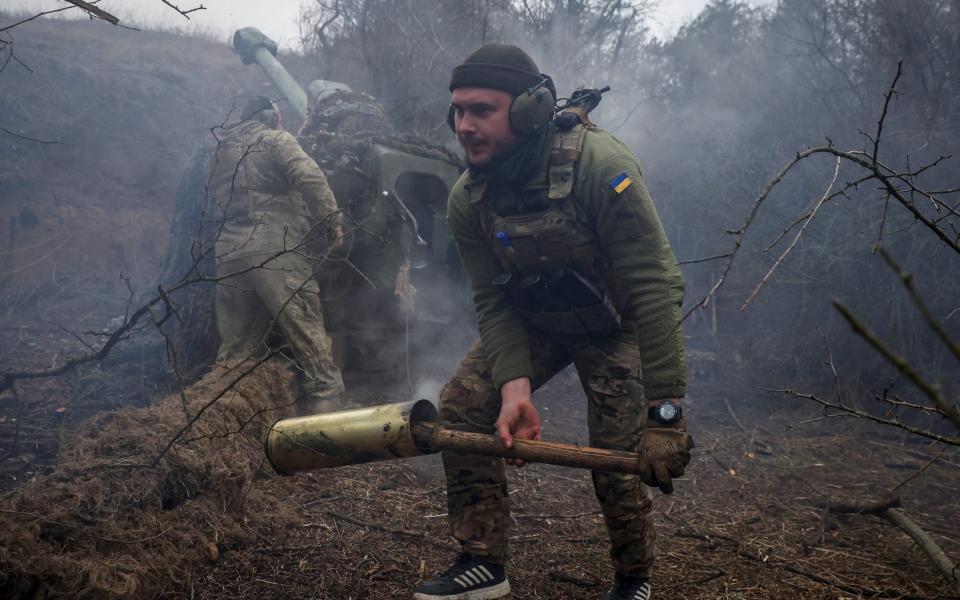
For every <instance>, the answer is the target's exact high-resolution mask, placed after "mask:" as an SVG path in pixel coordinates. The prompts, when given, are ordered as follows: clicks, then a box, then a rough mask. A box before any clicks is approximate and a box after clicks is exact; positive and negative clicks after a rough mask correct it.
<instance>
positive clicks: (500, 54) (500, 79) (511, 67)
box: [450, 42, 555, 96]
mask: <svg viewBox="0 0 960 600" xmlns="http://www.w3.org/2000/svg"><path fill="white" fill-rule="evenodd" d="M546 78H547V76H546V75H543V74H542V73H540V69H539V68H537V63H535V62H533V59H532V58H530V56H529V55H528V54H527V53H526V52H524V51H523V50H521V49H520V48H518V47H517V46H514V45H513V44H501V43H499V42H494V43H492V44H487V45H486V46H482V47H481V48H479V49H477V50H476V51H474V52H473V54H471V55H470V56H468V57H467V59H466V60H464V61H463V64H461V65H458V66H457V67H454V69H453V75H451V77H450V91H451V92H452V91H453V90H455V89H457V88H459V87H481V88H492V89H495V90H502V91H504V92H507V93H509V94H511V95H513V96H519V95H520V94H521V93H523V92H524V91H525V90H528V89H530V88H532V87H534V86H535V85H537V84H538V83H540V82H541V81H543V80H544V79H546ZM552 84H553V82H552V81H551V82H550V83H548V87H550V88H552V87H553V85H552ZM550 91H551V93H554V92H553V90H552V89H551V90H550ZM554 95H555V93H554Z"/></svg>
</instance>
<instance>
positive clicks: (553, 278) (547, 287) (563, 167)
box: [470, 124, 623, 338]
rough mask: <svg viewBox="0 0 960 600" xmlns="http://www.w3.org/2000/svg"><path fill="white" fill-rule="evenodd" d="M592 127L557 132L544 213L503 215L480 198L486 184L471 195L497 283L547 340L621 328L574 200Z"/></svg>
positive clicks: (602, 262) (601, 257) (603, 265)
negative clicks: (577, 174) (494, 264)
mask: <svg viewBox="0 0 960 600" xmlns="http://www.w3.org/2000/svg"><path fill="white" fill-rule="evenodd" d="M590 127H591V126H590V125H583V124H577V125H576V126H574V127H572V128H570V129H568V130H566V131H560V130H558V131H557V132H556V133H555V134H554V137H553V143H552V146H551V150H550V161H549V172H548V189H547V190H546V194H547V200H546V202H545V203H544V204H545V205H546V209H544V210H539V211H536V212H531V213H524V214H519V215H509V216H501V215H499V214H497V213H496V211H495V210H494V204H495V203H494V202H493V198H491V197H484V195H485V192H486V189H487V186H486V185H485V184H481V185H477V186H474V187H472V188H471V189H470V196H471V198H470V201H471V203H472V204H473V205H474V206H475V207H476V208H477V210H478V211H479V213H480V222H481V224H482V228H483V231H484V237H485V240H486V243H487V245H488V246H489V247H490V249H491V250H492V251H493V253H494V255H495V256H496V257H497V259H498V260H499V262H500V264H501V266H502V267H503V271H504V272H503V274H501V275H500V276H498V277H497V278H496V279H495V280H494V281H493V283H494V285H497V286H501V287H502V288H503V289H504V292H505V293H506V294H507V296H508V297H509V298H510V299H511V301H512V303H513V305H514V307H515V309H516V310H517V312H518V313H519V314H520V316H521V317H522V318H523V319H524V321H525V322H526V323H527V324H528V325H529V326H531V327H532V328H534V329H536V330H538V331H540V332H542V333H546V334H551V335H557V336H577V337H590V338H595V337H604V336H606V335H609V334H610V333H612V332H613V331H614V330H615V329H616V328H617V327H619V325H620V314H621V312H622V309H623V301H622V298H620V297H619V296H620V294H618V289H619V286H618V285H617V284H616V282H615V281H614V280H613V277H612V273H611V272H610V260H609V258H608V257H607V255H606V253H605V252H603V249H602V246H601V244H600V242H599V240H598V238H597V236H596V234H595V233H594V231H593V230H592V229H591V228H590V227H589V226H588V225H587V224H585V223H584V222H583V219H582V218H581V217H580V216H579V215H578V214H577V206H576V203H575V202H574V194H573V186H574V176H575V169H576V166H577V162H578V160H579V158H580V154H581V151H582V148H583V141H584V138H585V136H586V133H587V131H588V129H589V128H590ZM478 183H481V182H478ZM486 195H487V196H489V195H490V194H486Z"/></svg>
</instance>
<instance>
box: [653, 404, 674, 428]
mask: <svg viewBox="0 0 960 600" xmlns="http://www.w3.org/2000/svg"><path fill="white" fill-rule="evenodd" d="M676 418H677V406H676V405H675V404H673V403H672V402H664V403H662V404H660V405H659V406H657V419H658V420H659V421H661V422H663V423H669V422H671V421H673V420H674V419H676Z"/></svg>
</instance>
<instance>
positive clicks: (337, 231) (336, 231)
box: [330, 225, 343, 250]
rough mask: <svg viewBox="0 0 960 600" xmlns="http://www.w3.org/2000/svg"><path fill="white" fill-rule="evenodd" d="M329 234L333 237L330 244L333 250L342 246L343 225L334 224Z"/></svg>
mask: <svg viewBox="0 0 960 600" xmlns="http://www.w3.org/2000/svg"><path fill="white" fill-rule="evenodd" d="M330 236H331V238H332V239H333V241H332V243H331V245H332V246H333V248H334V249H335V250H339V249H341V248H343V227H342V226H341V225H337V226H335V227H334V228H333V231H332V232H331V235H330Z"/></svg>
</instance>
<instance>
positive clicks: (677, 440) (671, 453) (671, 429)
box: [640, 419, 694, 494]
mask: <svg viewBox="0 0 960 600" xmlns="http://www.w3.org/2000/svg"><path fill="white" fill-rule="evenodd" d="M693 447H694V444H693V438H692V437H690V436H689V435H688V434H687V420H686V419H680V420H679V421H677V422H676V423H674V424H673V425H660V424H659V423H657V422H656V421H649V422H648V423H647V428H646V429H645V430H644V432H643V443H642V444H641V448H640V454H641V455H642V456H643V461H644V463H645V465H644V472H642V473H641V474H640V480H641V481H642V482H643V483H645V484H647V485H649V486H650V487H659V488H660V491H661V492H663V493H664V494H671V493H673V481H672V478H674V477H680V476H682V475H683V468H684V467H685V466H687V464H688V463H689V462H690V450H692V449H693Z"/></svg>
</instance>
